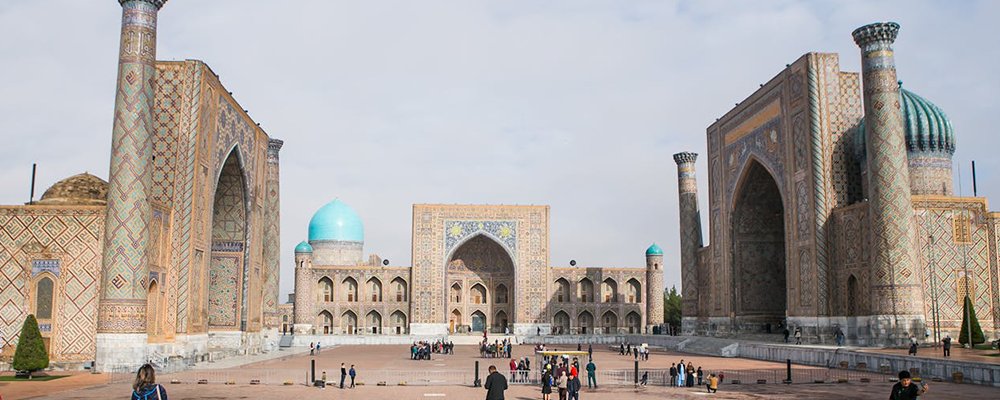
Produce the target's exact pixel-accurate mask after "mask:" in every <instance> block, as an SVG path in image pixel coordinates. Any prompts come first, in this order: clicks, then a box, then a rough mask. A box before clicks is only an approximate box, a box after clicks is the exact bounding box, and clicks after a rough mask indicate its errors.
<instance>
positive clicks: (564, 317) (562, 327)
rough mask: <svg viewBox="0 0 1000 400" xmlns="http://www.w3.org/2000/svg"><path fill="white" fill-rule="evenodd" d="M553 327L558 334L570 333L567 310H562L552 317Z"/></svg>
mask: <svg viewBox="0 0 1000 400" xmlns="http://www.w3.org/2000/svg"><path fill="white" fill-rule="evenodd" d="M552 327H553V329H554V330H555V332H553V333H555V334H557V335H565V334H567V333H570V331H569V315H568V314H566V312H565V311H562V310H560V311H559V312H557V313H556V315H555V316H554V317H552Z"/></svg>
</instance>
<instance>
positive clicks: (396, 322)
mask: <svg viewBox="0 0 1000 400" xmlns="http://www.w3.org/2000/svg"><path fill="white" fill-rule="evenodd" d="M389 320H390V321H391V323H392V330H393V332H395V333H396V334H397V335H402V334H405V333H406V314H403V312H402V311H400V310H396V311H395V312H393V313H392V315H390V316H389Z"/></svg>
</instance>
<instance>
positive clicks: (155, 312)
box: [146, 280, 164, 343]
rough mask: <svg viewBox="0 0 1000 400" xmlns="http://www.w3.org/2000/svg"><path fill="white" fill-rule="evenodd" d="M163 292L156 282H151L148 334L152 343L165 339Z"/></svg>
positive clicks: (147, 305)
mask: <svg viewBox="0 0 1000 400" xmlns="http://www.w3.org/2000/svg"><path fill="white" fill-rule="evenodd" d="M163 297H164V296H163V290H162V289H161V288H160V283H159V282H157V281H156V280H152V281H150V282H149V290H148V292H147V294H146V332H147V335H148V341H149V342H150V343H156V342H160V341H162V339H163V332H162V331H163V314H164V312H163V305H164V300H163Z"/></svg>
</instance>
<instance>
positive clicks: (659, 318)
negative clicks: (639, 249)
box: [646, 243, 663, 335]
mask: <svg viewBox="0 0 1000 400" xmlns="http://www.w3.org/2000/svg"><path fill="white" fill-rule="evenodd" d="M662 324H663V249H661V248H660V246H657V245H656V243H653V245H652V246H649V248H648V249H646V334H650V335H651V334H653V327H654V326H660V325H662Z"/></svg>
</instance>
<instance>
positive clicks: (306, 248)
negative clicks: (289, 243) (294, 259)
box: [295, 240, 313, 253]
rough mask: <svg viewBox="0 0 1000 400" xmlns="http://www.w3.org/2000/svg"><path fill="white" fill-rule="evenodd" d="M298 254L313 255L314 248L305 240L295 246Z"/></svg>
mask: <svg viewBox="0 0 1000 400" xmlns="http://www.w3.org/2000/svg"><path fill="white" fill-rule="evenodd" d="M295 252H296V253H312V252H313V247H312V246H310V245H309V242H307V241H305V240H303V241H302V243H299V245H298V246H295Z"/></svg>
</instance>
